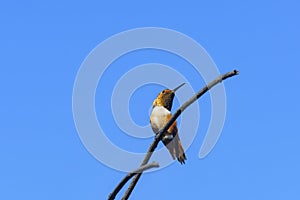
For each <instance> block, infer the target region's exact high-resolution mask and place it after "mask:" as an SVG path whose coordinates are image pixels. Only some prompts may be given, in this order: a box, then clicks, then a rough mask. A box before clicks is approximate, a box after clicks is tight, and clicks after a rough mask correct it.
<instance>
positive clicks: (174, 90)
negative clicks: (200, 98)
mask: <svg viewBox="0 0 300 200" xmlns="http://www.w3.org/2000/svg"><path fill="white" fill-rule="evenodd" d="M184 84H185V83H182V84H180V85H179V86H177V87H176V88H175V89H173V90H172V91H173V92H176V90H178V89H179V88H181V86H183V85H184Z"/></svg>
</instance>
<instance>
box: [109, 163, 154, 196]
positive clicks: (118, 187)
mask: <svg viewBox="0 0 300 200" xmlns="http://www.w3.org/2000/svg"><path fill="white" fill-rule="evenodd" d="M154 167H159V164H158V162H152V163H150V164H146V165H143V166H141V167H139V168H138V169H136V170H133V171H132V172H130V173H129V174H127V175H126V176H125V177H124V178H123V180H122V181H121V182H120V183H119V184H118V185H117V187H116V188H115V189H114V191H113V192H112V193H110V195H109V197H108V200H113V199H115V198H116V196H117V194H118V192H119V191H120V190H121V189H122V188H123V186H124V185H125V184H126V183H127V181H129V180H130V179H131V178H132V177H133V176H134V175H136V174H139V173H142V172H144V171H146V170H148V169H151V168H154Z"/></svg>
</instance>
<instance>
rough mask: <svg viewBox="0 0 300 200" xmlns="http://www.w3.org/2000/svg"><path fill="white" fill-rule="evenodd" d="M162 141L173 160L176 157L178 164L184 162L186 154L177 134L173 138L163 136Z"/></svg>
mask: <svg viewBox="0 0 300 200" xmlns="http://www.w3.org/2000/svg"><path fill="white" fill-rule="evenodd" d="M162 142H163V143H164V145H165V146H166V147H167V149H168V150H169V152H170V154H171V156H172V158H173V159H174V160H175V159H176V158H177V160H178V161H179V162H180V164H185V160H186V156H185V153H184V149H183V147H182V145H181V142H180V139H179V136H178V134H176V136H175V138H172V139H169V138H163V139H162Z"/></svg>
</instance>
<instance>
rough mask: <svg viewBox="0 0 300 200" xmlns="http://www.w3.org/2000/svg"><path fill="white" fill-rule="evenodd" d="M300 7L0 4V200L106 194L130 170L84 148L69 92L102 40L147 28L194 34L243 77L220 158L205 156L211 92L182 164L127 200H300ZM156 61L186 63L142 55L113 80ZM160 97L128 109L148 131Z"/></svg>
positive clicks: (121, 140) (217, 151) (138, 148)
mask: <svg viewBox="0 0 300 200" xmlns="http://www.w3.org/2000/svg"><path fill="white" fill-rule="evenodd" d="M299 9H300V4H299V2H297V1H291V0H287V1H248V2H241V1H226V2H217V1H213V2H207V1H190V2H185V3H175V2H173V1H164V2H161V1H151V2H146V3H142V2H140V1H129V2H117V1H110V3H108V2H107V3H100V2H98V1H87V2H85V3H83V2H82V3H78V2H74V1H57V2H53V1H43V2H41V1H26V2H21V1H9V2H2V3H1V6H0V22H1V32H0V36H1V37H0V43H1V47H0V53H1V79H0V90H1V93H2V96H1V97H2V98H1V99H0V103H1V115H0V116H1V122H2V123H1V126H0V132H1V140H0V157H1V166H0V177H1V179H0V188H1V193H0V199H21V198H22V199H91V200H92V199H106V198H107V196H108V194H109V193H110V192H111V191H112V189H113V188H114V187H115V185H116V184H117V183H118V181H119V180H121V178H123V176H124V175H125V173H123V172H119V171H117V170H114V169H111V168H109V167H107V166H105V165H103V164H102V163H100V162H99V161H98V160H96V159H95V158H94V157H93V156H92V155H91V154H90V153H89V152H88V151H87V150H86V148H85V147H84V145H83V144H82V143H81V141H80V138H79V136H78V134H77V130H76V128H75V125H74V121H73V114H72V92H73V85H74V81H75V78H76V74H77V71H78V70H79V68H80V65H81V63H82V62H83V60H84V59H85V58H86V56H87V55H88V54H89V53H90V52H91V51H92V50H93V49H94V48H95V47H96V46H97V45H98V44H99V43H100V42H102V41H104V40H105V39H107V38H108V37H110V36H112V35H114V34H117V33H119V32H122V31H125V30H128V29H132V28H139V27H147V26H156V27H164V28H169V29H173V30H176V31H179V32H182V33H184V34H186V35H188V36H189V37H191V38H193V39H194V40H195V41H197V42H198V43H200V44H201V45H202V46H203V47H204V48H205V49H206V50H207V52H208V53H209V54H210V56H211V57H212V59H213V60H214V62H215V63H216V65H217V66H218V68H219V70H220V72H221V73H225V72H227V71H230V70H232V69H235V68H237V69H238V70H239V71H240V75H239V76H237V77H234V78H232V79H230V80H227V81H226V82H225V89H226V94H227V113H226V120H225V125H224V128H223V131H222V136H221V137H220V140H219V141H218V143H217V145H216V146H215V148H214V149H213V151H212V152H211V153H210V154H209V155H208V156H207V157H206V158H204V159H202V160H200V159H198V151H199V147H200V146H201V144H202V141H203V138H204V134H205V132H206V130H207V127H208V123H209V119H210V108H209V107H210V98H209V95H208V94H206V96H204V97H203V98H201V100H200V101H199V106H200V110H201V121H200V127H199V130H198V132H197V136H196V138H195V140H194V142H193V144H192V145H191V146H190V147H189V148H188V150H187V151H186V154H187V157H188V160H187V163H186V165H184V166H180V165H179V164H178V163H173V164H172V165H170V166H168V167H167V168H164V169H163V170H158V171H156V172H153V173H148V174H145V175H143V176H142V178H141V180H140V182H139V183H138V185H137V187H136V188H135V190H134V192H133V194H132V196H131V199H153V198H154V197H155V198H157V199H182V198H186V199H275V200H277V199H299V197H300V192H299V188H300V182H299V180H300V172H299V169H300V160H299V151H300V146H299V142H300V136H299V132H300V128H299V122H300V120H299V119H300V118H299V113H300V106H299V102H300V95H299V89H298V86H299V81H298V79H299V77H298V76H299V74H300V69H299V56H300V48H299V45H300V39H299V35H300V24H299V19H300V14H299ZM122 59H123V60H122ZM152 59H153V60H154V61H153V60H152ZM122 61H124V62H122ZM148 62H158V63H164V64H168V65H170V66H174V68H176V69H179V68H180V67H179V66H178V65H179V64H182V65H186V66H187V64H186V63H183V62H182V61H180V60H178V59H177V58H174V57H172V56H170V55H169V54H165V53H161V54H160V52H154V51H148V52H147V51H145V52H142V53H141V52H136V55H134V53H133V54H130V55H128V57H127V58H126V56H124V58H120V60H119V61H118V62H116V63H114V66H112V67H111V68H110V71H107V74H106V75H107V76H106V79H107V80H111V81H113V79H114V78H113V77H115V76H121V75H122V72H123V71H124V70H125V69H126V70H127V69H128V70H129V69H130V68H131V67H133V66H135V65H137V64H143V63H148ZM180 62H182V63H180ZM123 65H126V67H125V68H122V66H123ZM121 69H122V70H121ZM183 71H184V72H183V73H185V75H186V77H188V78H190V83H189V84H190V85H192V87H193V88H194V89H195V90H196V89H197V88H201V87H202V86H203V81H202V80H200V79H199V80H198V79H195V78H194V77H195V76H194V73H193V71H191V70H190V71H185V70H183ZM111 84H113V82H112V83H111ZM112 87H113V85H109V86H108V87H107V88H108V89H109V88H110V89H111V88H112ZM100 89H101V88H100V87H99V88H98V90H97V94H96V97H95V98H96V101H97V102H96V108H97V115H98V117H99V119H101V117H103V116H102V115H103V113H104V111H103V112H102V110H101V109H108V108H107V107H101V105H100V104H101V101H103V100H101V95H100V94H101V92H102V90H100ZM108 89H107V90H108ZM161 89H162V87H159V86H157V85H154V86H153V87H151V85H147V86H145V87H144V90H142V89H141V90H138V91H137V92H136V93H135V94H134V96H133V97H135V99H134V98H133V101H136V103H137V105H139V106H138V107H139V108H138V110H137V109H136V108H135V107H134V106H132V105H131V104H130V105H131V106H130V110H131V111H132V117H133V119H134V120H135V121H136V123H138V124H141V125H145V124H147V123H148V117H147V116H148V109H149V106H150V105H148V104H151V102H152V100H153V98H155V96H156V95H157V93H158V92H159V91H160V90H161ZM183 90H184V88H183ZM147 91H148V92H147ZM145 93H146V94H145ZM110 94H111V93H109V90H108V92H107V93H105V95H110ZM99 95H100V96H99ZM142 97H143V98H144V99H143V98H142ZM105 98H106V97H105ZM145 99H146V100H145ZM145 104H147V105H146V106H145ZM176 105H178V103H176V104H175V105H174V107H176ZM139 110H140V112H138V111H139ZM105 113H107V114H108V115H109V116H111V113H110V112H109V110H108V111H107V110H105ZM145 113H146V114H145ZM109 119H111V117H108V118H107V120H109ZM105 125H106V126H107V129H109V130H111V132H112V133H113V135H110V136H109V137H110V138H111V139H112V140H113V141H114V142H115V143H117V144H118V145H120V146H121V147H122V148H125V149H128V150H130V151H135V152H144V151H146V149H147V148H148V144H149V143H150V142H151V139H148V140H140V139H135V138H129V137H128V136H126V135H125V136H124V134H123V133H122V131H121V130H120V129H118V127H116V126H115V124H114V122H109V121H107V122H105ZM180 135H181V137H184V133H180ZM107 153H109V152H107ZM121 192H124V191H123V190H122V191H121ZM120 196H121V195H119V196H118V198H120Z"/></svg>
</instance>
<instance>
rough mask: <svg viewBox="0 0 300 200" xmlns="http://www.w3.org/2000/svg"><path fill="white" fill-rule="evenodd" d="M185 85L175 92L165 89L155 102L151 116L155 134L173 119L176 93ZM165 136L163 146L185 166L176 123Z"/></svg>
mask: <svg viewBox="0 0 300 200" xmlns="http://www.w3.org/2000/svg"><path fill="white" fill-rule="evenodd" d="M183 85H184V83H182V84H181V85H179V86H178V87H176V88H175V89H173V90H170V89H165V90H163V91H161V92H160V93H159V94H158V96H157V98H156V99H155V100H154V101H153V106H152V113H151V116H150V124H151V127H152V130H153V132H154V133H155V134H157V133H158V132H159V130H160V129H162V128H163V127H164V126H165V124H166V123H167V122H168V121H169V120H170V119H171V117H172V113H171V109H172V104H173V99H174V97H175V92H176V91H177V90H178V89H179V88H180V87H182V86H183ZM164 134H165V135H164V136H163V138H162V142H163V144H164V145H165V146H166V147H167V149H168V150H169V152H170V154H171V156H172V158H173V159H175V158H177V160H178V161H179V162H180V163H181V164H184V163H185V160H186V156H185V153H184V150H183V147H182V145H181V141H180V138H179V135H178V129H177V125H176V121H175V122H174V123H173V124H172V125H171V126H170V128H169V129H168V131H167V132H166V133H164Z"/></svg>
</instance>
